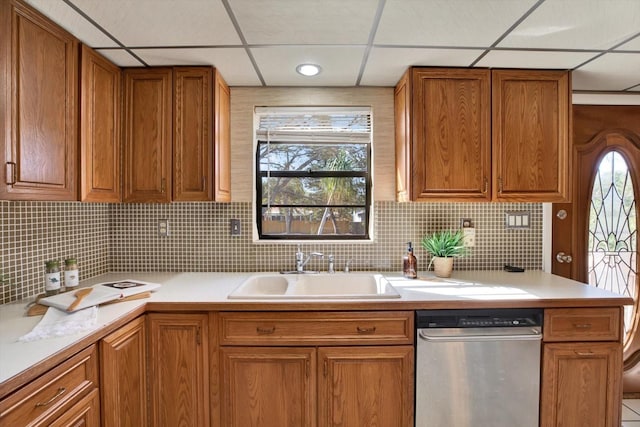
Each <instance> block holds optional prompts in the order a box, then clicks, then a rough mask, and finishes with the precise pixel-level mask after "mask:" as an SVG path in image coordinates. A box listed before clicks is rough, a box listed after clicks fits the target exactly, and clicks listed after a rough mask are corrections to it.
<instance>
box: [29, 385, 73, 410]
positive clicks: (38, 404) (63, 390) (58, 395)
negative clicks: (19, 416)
mask: <svg viewBox="0 0 640 427" xmlns="http://www.w3.org/2000/svg"><path fill="white" fill-rule="evenodd" d="M66 391H67V389H66V388H64V387H60V388H59V389H58V391H57V392H56V394H55V395H54V396H53V397H52V398H51V399H49V400H47V401H46V402H38V403H36V408H39V407H41V406H49V405H51V404H52V403H53V402H54V401H55V400H56V399H57V398H59V397H60V396H62V395H63V394H64V393H65V392H66Z"/></svg>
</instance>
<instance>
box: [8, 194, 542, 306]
mask: <svg viewBox="0 0 640 427" xmlns="http://www.w3.org/2000/svg"><path fill="white" fill-rule="evenodd" d="M508 211H527V212H529V213H530V228H528V229H507V228H506V227H505V213H506V212H508ZM0 214H1V216H0V232H1V241H0V243H1V247H2V252H1V253H2V261H1V262H0V282H1V283H0V292H1V293H0V298H1V299H0V303H2V304H4V303H7V302H11V301H15V300H19V299H23V298H26V297H30V296H33V295H37V294H38V293H41V292H43V291H44V281H43V274H44V262H45V261H46V260H48V259H64V258H66V257H69V256H75V257H76V258H77V259H78V263H79V266H80V275H81V278H85V279H86V278H90V277H93V276H96V275H99V274H103V273H106V272H109V271H221V272H222V271H224V272H243V271H279V270H290V269H293V268H294V266H295V260H294V253H295V250H296V244H293V243H253V241H252V231H251V230H252V227H251V224H252V209H251V203H248V202H234V203H229V204H219V203H171V204H88V203H79V202H7V201H2V202H0ZM232 218H237V219H240V221H241V228H242V232H241V235H240V236H231V235H230V225H229V222H230V219H232ZM461 218H470V219H472V220H473V223H474V226H475V228H476V246H475V247H474V248H472V249H471V250H470V253H469V254H468V256H466V257H465V258H460V259H457V260H456V261H455V264H454V269H457V270H475V269H479V270H496V269H501V268H502V267H503V265H504V264H505V263H510V264H513V265H518V266H522V267H524V268H526V269H534V270H539V269H542V205H541V204H530V203H395V202H376V203H375V205H374V224H375V230H374V235H375V241H374V242H373V243H304V244H303V245H302V251H303V252H305V253H309V252H314V251H317V252H322V253H324V254H326V255H328V254H333V255H334V257H335V268H336V269H337V270H342V269H343V268H344V265H345V263H346V261H347V260H352V261H351V269H352V271H354V270H355V271H357V270H378V271H400V270H401V265H402V256H403V254H404V251H405V248H406V242H408V241H412V242H414V246H415V248H416V249H415V254H416V257H417V258H418V266H419V270H420V271H425V269H426V268H427V265H428V263H429V256H428V255H427V253H426V252H425V251H424V250H423V249H422V248H421V247H420V244H419V242H420V239H421V238H422V236H423V235H425V234H428V233H431V232H433V231H436V230H441V229H447V228H458V227H459V226H460V219H461ZM159 220H168V221H169V233H170V234H169V236H166V237H160V236H159V235H158V221H159ZM307 268H309V269H312V270H326V268H327V264H326V260H314V261H311V262H310V263H309V264H308V267H307Z"/></svg>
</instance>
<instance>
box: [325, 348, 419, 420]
mask: <svg viewBox="0 0 640 427" xmlns="http://www.w3.org/2000/svg"><path fill="white" fill-rule="evenodd" d="M413 360H414V352H413V347H411V346H393V347H331V348H319V349H318V426H319V427H328V426H340V427H360V426H375V425H377V426H387V427H392V426H397V427H410V426H413V381H414V379H413V375H414V367H413Z"/></svg>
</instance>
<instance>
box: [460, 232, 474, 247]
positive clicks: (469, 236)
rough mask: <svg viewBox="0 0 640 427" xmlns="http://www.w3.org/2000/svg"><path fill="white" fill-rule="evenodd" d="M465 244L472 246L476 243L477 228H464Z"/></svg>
mask: <svg viewBox="0 0 640 427" xmlns="http://www.w3.org/2000/svg"><path fill="white" fill-rule="evenodd" d="M462 233H463V241H464V246H465V247H467V248H472V247H474V246H475V245H476V229H475V228H473V227H465V228H463V229H462Z"/></svg>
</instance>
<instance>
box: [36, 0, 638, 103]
mask: <svg viewBox="0 0 640 427" xmlns="http://www.w3.org/2000/svg"><path fill="white" fill-rule="evenodd" d="M26 1H27V2H28V3H30V4H31V5H32V6H34V7H35V8H36V9H38V10H40V11H41V12H42V13H43V14H45V15H47V16H48V17H50V18H51V19H52V20H53V21H55V22H56V23H58V24H59V25H60V26H62V27H63V28H65V29H67V30H68V31H69V32H71V33H72V34H74V35H75V36H76V37H77V38H78V39H79V40H80V41H82V42H83V43H85V44H87V45H88V46H90V47H92V48H94V49H96V50H97V51H98V52H100V53H101V54H103V55H104V56H105V57H107V58H108V59H110V60H111V61H113V62H114V63H115V64H117V65H119V66H122V67H130V66H141V65H144V66H169V65H212V66H215V67H217V68H218V69H219V70H220V71H221V73H222V74H223V75H224V76H225V79H226V80H227V82H228V83H229V85H231V86H338V87H339V86H345V87H346V86H394V85H395V84H396V83H397V81H398V80H399V79H400V77H401V76H402V73H403V72H404V70H406V69H407V67H410V66H414V65H415V66H437V67H487V68H540V69H568V70H573V89H574V93H592V94H596V93H613V94H623V93H627V94H633V95H640V32H639V29H640V1H638V0H607V1H606V2H605V1H602V0H510V1H505V0H483V1H475V0H456V1H450V0H322V1H318V0H296V1H291V0H270V1H255V0H188V1H175V0H118V1H103V0H26ZM301 63H315V64H318V65H320V66H321V68H322V72H321V73H320V74H318V75H317V76H314V77H311V78H307V77H303V76H300V75H298V74H297V73H296V71H295V67H296V65H298V64H301Z"/></svg>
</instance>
